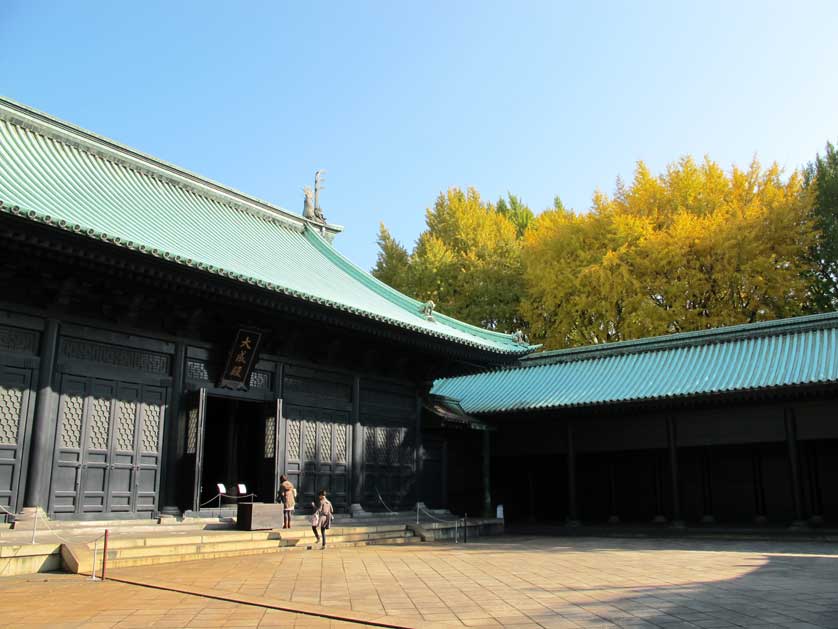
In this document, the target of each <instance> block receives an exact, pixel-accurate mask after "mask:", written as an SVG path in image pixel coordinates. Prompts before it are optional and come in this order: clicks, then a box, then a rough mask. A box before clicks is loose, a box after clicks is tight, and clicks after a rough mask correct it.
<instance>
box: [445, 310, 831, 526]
mask: <svg viewBox="0 0 838 629" xmlns="http://www.w3.org/2000/svg"><path fill="white" fill-rule="evenodd" d="M433 392H434V394H438V395H440V396H446V397H448V398H451V399H454V400H456V401H457V402H458V403H459V404H460V405H461V406H462V408H463V409H464V411H465V412H466V413H469V414H471V415H475V416H477V417H479V418H481V419H482V420H484V421H485V422H487V423H488V424H490V425H492V426H493V427H494V428H496V431H495V432H494V433H492V434H491V439H492V494H491V496H490V497H489V498H487V499H486V500H487V501H491V503H494V504H498V503H501V504H504V506H505V510H506V515H507V518H508V519H511V520H513V521H516V520H517V521H524V522H526V521H534V522H540V523H557V524H565V523H566V524H570V525H572V526H578V525H580V524H582V525H594V526H598V525H599V526H602V525H618V524H627V525H634V526H649V525H652V524H655V525H665V526H671V525H675V526H678V527H681V526H699V527H700V526H731V527H737V528H742V527H752V526H765V525H768V526H772V525H773V526H777V527H789V526H792V527H794V528H806V527H809V526H824V525H826V526H831V527H833V528H835V527H838V313H828V314H822V315H811V316H804V317H795V318H790V319H782V320H777V321H768V322H760V323H753V324H746V325H739V326H732V327H728V328H720V329H716V330H707V331H701V332H691V333H683V334H673V335H670V336H664V337H658V338H647V339H640V340H636V341H626V342H621V343H611V344H606V345H598V346H591V347H582V348H576V349H567V350H559V351H553V352H542V353H537V354H531V355H529V356H526V357H524V358H523V359H522V360H521V361H520V364H519V365H518V366H517V367H511V368H502V369H498V370H492V371H489V372H487V373H482V374H478V375H469V376H462V377H455V378H449V379H442V380H440V381H438V382H436V383H435V385H434V388H433ZM478 464H479V459H475V460H472V461H471V462H469V461H463V462H462V464H461V465H462V469H461V470H458V471H457V472H456V474H457V475H459V476H460V477H462V478H465V479H467V480H466V481H465V482H467V483H468V484H469V486H470V487H471V488H472V491H471V493H470V494H469V493H468V492H466V493H465V494H464V496H465V498H462V499H460V500H458V499H457V497H452V498H453V499H454V501H455V502H459V504H458V505H456V506H457V507H459V508H461V509H466V508H469V509H472V510H473V509H475V508H478V507H479V505H480V500H481V499H480V497H479V492H478V491H476V490H477V489H478V488H479V487H480V481H479V479H478V478H477V477H476V476H475V474H474V469H475V467H477V466H478ZM468 496H471V501H470V503H469V502H467V500H466V498H467V497H468Z"/></svg>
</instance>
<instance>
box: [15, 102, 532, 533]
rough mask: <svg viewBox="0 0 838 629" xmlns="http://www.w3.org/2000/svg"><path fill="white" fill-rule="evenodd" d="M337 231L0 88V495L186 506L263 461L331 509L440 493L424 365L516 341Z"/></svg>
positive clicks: (272, 486)
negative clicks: (340, 240)
mask: <svg viewBox="0 0 838 629" xmlns="http://www.w3.org/2000/svg"><path fill="white" fill-rule="evenodd" d="M339 231H340V228H339V227H337V226H335V225H332V224H329V223H327V222H326V221H325V220H321V219H318V218H316V217H315V218H314V219H306V218H303V217H302V216H299V215H296V214H293V213H290V212H288V211H285V210H283V209H281V208H278V207H276V206H273V205H270V204H268V203H265V202H263V201H260V200H258V199H254V198H252V197H250V196H247V195H245V194H242V193H240V192H237V191H235V190H232V189H230V188H227V187H225V186H222V185H220V184H217V183H214V182H212V181H208V180H206V179H204V178H201V177H199V176H197V175H194V174H192V173H190V172H187V171H184V170H182V169H180V168H177V167H175V166H172V165H170V164H166V163H164V162H161V161H159V160H157V159H154V158H152V157H149V156H147V155H144V154H141V153H139V152H137V151H134V150H132V149H130V148H128V147H125V146H121V145H119V144H117V143H115V142H113V141H110V140H107V139H105V138H102V137H99V136H96V135H94V134H92V133H89V132H87V131H84V130H82V129H79V128H76V127H74V126H72V125H69V124H67V123H64V122H61V121H59V120H56V119H54V118H52V117H50V116H48V115H45V114H42V113H39V112H37V111H34V110H32V109H30V108H27V107H24V106H22V105H19V104H17V103H14V102H11V101H8V100H0V278H2V279H0V286H2V292H0V507H2V508H3V509H4V510H5V511H6V512H9V513H17V512H20V511H22V510H24V509H30V510H31V509H43V510H44V511H45V512H47V513H48V514H49V515H50V516H51V517H54V518H72V519H76V518H78V519H84V518H121V517H125V518H131V517H151V516H154V515H156V514H158V513H161V512H164V513H165V512H170V513H174V512H195V511H197V510H199V509H200V507H201V505H203V504H205V503H207V502H211V499H212V498H213V496H214V495H215V494H216V493H217V490H216V484H217V483H223V484H224V485H225V486H226V488H227V491H228V492H232V491H234V489H233V488H235V487H236V486H237V485H238V484H239V483H241V484H244V485H245V486H246V487H247V491H248V492H253V493H255V494H256V495H257V500H268V501H270V500H273V497H274V496H275V492H276V485H277V478H278V475H279V474H280V473H282V472H285V473H287V474H288V475H289V476H290V478H291V480H292V481H293V482H295V484H296V485H297V486H298V487H299V488H300V489H301V493H302V497H301V499H302V500H303V501H307V500H309V499H311V498H313V496H314V493H315V492H316V491H317V490H319V489H327V490H328V491H329V493H330V494H331V496H332V500H333V502H334V503H335V505H336V507H337V508H338V509H343V510H349V509H353V510H359V509H367V510H381V509H383V508H385V507H384V505H387V508H392V509H399V508H411V507H412V506H413V504H414V503H415V502H416V501H417V500H424V501H426V502H428V503H429V504H433V505H436V506H445V505H444V504H440V502H441V498H440V497H441V496H444V495H445V493H446V492H445V490H444V484H445V483H446V482H447V479H446V477H445V473H444V471H445V468H446V466H447V458H445V457H447V456H448V454H447V445H446V444H447V440H448V436H447V432H446V430H445V429H444V428H442V427H441V426H442V424H441V423H439V422H436V420H435V419H433V417H434V416H433V414H431V413H423V411H422V409H423V404H424V405H425V406H426V407H427V406H428V400H427V394H428V391H429V388H430V385H431V382H432V381H433V379H435V378H439V377H443V376H453V375H457V374H460V373H465V372H473V371H475V370H478V369H482V368H487V367H492V366H498V365H503V364H509V363H510V362H512V361H515V360H516V358H517V357H518V356H520V355H522V354H525V353H527V352H528V351H530V350H531V348H530V347H528V346H527V345H525V344H523V343H521V342H520V341H518V340H516V338H515V337H513V336H511V335H504V334H498V333H494V332H488V331H486V330H482V329H479V328H475V327H473V326H469V325H467V324H464V323H461V322H459V321H456V320H454V319H451V318H449V317H446V316H444V315H442V314H440V313H437V312H434V310H433V307H432V305H431V304H421V303H419V302H417V301H415V300H412V299H410V298H408V297H406V296H404V295H402V294H400V293H398V292H396V291H394V290H392V289H391V288H389V287H387V286H385V285H383V284H382V283H380V282H378V281H377V280H376V279H374V278H373V277H371V276H370V275H369V274H368V273H366V272H365V271H363V270H361V269H360V268H358V267H356V266H355V265H353V264H352V263H351V262H349V261H348V260H347V259H346V258H344V257H343V256H342V255H341V254H340V253H339V252H338V251H337V250H336V249H335V248H334V246H333V244H332V240H333V239H334V237H335V235H336V234H337V233H338V232H339ZM423 417H424V418H425V422H427V423H428V424H427V426H423ZM463 434H464V433H462V431H459V432H457V435H456V439H458V440H462V438H463V437H462V435H463ZM470 439H471V441H470V442H469V446H468V447H469V448H472V449H473V448H478V449H479V448H480V447H481V444H483V443H484V441H485V440H483V439H481V437H480V434H479V433H477V432H474V433H473V434H472V435H471V437H470ZM444 458H445V460H443V459H444ZM425 461H428V464H429V466H430V468H431V474H430V475H429V477H428V479H427V480H426V481H423V467H424V462H425Z"/></svg>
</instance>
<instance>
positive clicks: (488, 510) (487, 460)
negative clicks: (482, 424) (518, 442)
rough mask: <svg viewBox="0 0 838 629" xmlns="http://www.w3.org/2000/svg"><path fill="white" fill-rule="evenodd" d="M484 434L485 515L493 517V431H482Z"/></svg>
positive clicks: (485, 516)
mask: <svg viewBox="0 0 838 629" xmlns="http://www.w3.org/2000/svg"><path fill="white" fill-rule="evenodd" d="M482 432H483V434H482V435H481V436H482V439H483V448H482V450H483V517H484V518H491V517H492V515H493V514H492V486H491V478H492V459H491V457H492V443H491V433H490V432H489V431H488V430H484V431H482Z"/></svg>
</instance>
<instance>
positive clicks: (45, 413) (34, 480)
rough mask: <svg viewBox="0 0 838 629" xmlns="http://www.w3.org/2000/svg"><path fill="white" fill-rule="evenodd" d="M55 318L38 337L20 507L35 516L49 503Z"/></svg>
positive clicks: (54, 400)
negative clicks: (32, 413)
mask: <svg viewBox="0 0 838 629" xmlns="http://www.w3.org/2000/svg"><path fill="white" fill-rule="evenodd" d="M59 327H60V326H59V323H58V320H57V319H48V320H47V322H46V326H45V327H44V332H43V334H41V348H40V349H41V352H40V361H39V365H38V397H37V398H36V399H35V418H34V421H33V423H32V433H31V434H32V436H31V437H30V439H31V443H32V445H31V447H30V449H29V468H28V472H27V474H26V492H25V494H24V496H23V506H24V508H26V509H27V510H29V511H30V512H32V513H34V512H35V510H36V509H38V508H39V507H40V508H41V509H43V510H46V509H47V503H48V501H49V496H48V492H49V487H48V486H49V475H50V473H51V471H52V465H51V461H52V452H51V447H50V446H51V444H52V443H53V442H54V437H55V432H54V430H57V429H58V427H53V426H51V423H52V418H53V417H55V416H56V412H55V411H56V408H57V407H58V391H56V390H55V388H54V387H53V372H54V371H55V355H56V353H57V351H58V331H59Z"/></svg>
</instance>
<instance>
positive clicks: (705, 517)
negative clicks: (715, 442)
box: [701, 446, 716, 524]
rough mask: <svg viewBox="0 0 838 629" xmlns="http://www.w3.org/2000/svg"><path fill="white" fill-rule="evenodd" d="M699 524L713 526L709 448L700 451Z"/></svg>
mask: <svg viewBox="0 0 838 629" xmlns="http://www.w3.org/2000/svg"><path fill="white" fill-rule="evenodd" d="M701 512H702V513H701V523H702V524H715V523H716V518H715V516H714V515H713V453H712V450H711V449H710V446H705V447H704V448H703V449H702V451H701Z"/></svg>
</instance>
